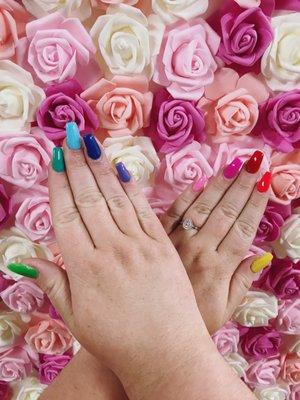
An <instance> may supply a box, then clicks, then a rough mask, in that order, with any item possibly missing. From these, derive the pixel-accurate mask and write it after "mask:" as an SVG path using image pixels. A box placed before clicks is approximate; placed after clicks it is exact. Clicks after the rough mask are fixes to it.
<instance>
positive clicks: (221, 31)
mask: <svg viewBox="0 0 300 400" xmlns="http://www.w3.org/2000/svg"><path fill="white" fill-rule="evenodd" d="M209 3H211V4H209ZM0 32H1V41H0V228H1V231H0V270H1V275H0V299H1V302H0V399H1V400H8V399H17V400H29V399H37V398H38V396H39V394H40V393H41V392H42V391H43V389H44V388H45V387H46V386H45V385H47V384H49V383H51V382H52V380H53V379H54V378H55V377H56V376H57V375H58V373H59V372H60V371H61V370H62V369H63V368H64V367H65V366H66V365H67V364H68V362H69V361H70V359H71V358H72V355H73V353H74V339H73V337H72V335H71V334H70V332H69V331H68V329H67V328H66V326H65V325H64V323H63V321H62V320H61V318H60V316H59V315H58V313H57V312H56V310H55V309H54V308H53V306H52V305H51V304H50V302H49V300H48V298H47V297H46V296H45V295H44V294H43V292H42V291H41V290H40V289H39V288H38V287H37V286H36V284H35V283H34V282H29V281H28V280H26V279H24V278H20V277H19V276H17V275H13V274H12V273H10V272H9V271H8V270H7V268H6V265H7V264H8V263H10V262H13V261H19V260H21V259H22V258H24V257H44V258H48V259H54V260H55V261H56V262H57V264H58V265H60V266H61V267H63V260H62V258H61V255H60V252H59V249H58V248H57V246H56V244H55V238H54V234H53V228H52V221H51V213H50V208H49V198H48V188H47V166H48V164H49V162H50V159H51V152H52V149H53V147H54V145H59V144H61V142H62V140H63V139H64V136H65V131H64V128H65V124H66V123H67V122H69V121H76V122H77V124H78V125H79V128H80V131H81V132H82V133H85V132H88V131H94V132H96V134H97V136H98V138H99V139H100V140H101V141H102V143H103V146H104V147H105V149H106V152H107V155H108V157H109V158H110V159H111V160H112V161H123V162H124V163H125V165H126V166H127V168H128V169H129V170H130V171H131V172H132V173H133V175H134V176H135V178H136V179H137V181H138V182H139V183H140V185H141V187H142V188H143V190H144V191H145V193H146V194H147V196H148V198H149V201H150V202H151V205H152V207H153V208H154V209H155V211H156V212H157V213H158V214H161V213H163V212H165V211H166V210H167V209H168V207H169V206H170V204H171V203H172V202H173V201H174V200H175V198H176V197H177V196H178V195H179V194H180V193H181V192H182V191H183V190H184V189H185V188H186V186H187V185H188V184H190V183H192V182H193V181H194V180H196V179H197V178H200V177H201V176H205V177H206V178H207V179H209V178H210V177H212V176H214V175H216V174H217V173H218V171H219V170H220V168H223V167H224V166H225V165H226V164H227V163H229V162H231V161H232V160H233V159H234V158H235V157H237V156H238V157H240V158H242V159H243V160H245V159H246V158H247V157H248V156H249V155H250V154H251V153H252V152H253V151H254V150H255V149H261V150H262V151H263V152H264V154H265V160H264V164H263V172H264V171H266V170H267V169H270V171H271V172H272V174H273V175H272V176H273V177H272V196H271V199H270V202H269V204H268V207H267V209H266V212H265V214H264V217H263V219H262V221H261V224H260V227H259V230H258V232H257V236H256V239H255V242H254V243H253V247H252V249H251V250H252V253H261V252H263V251H265V250H269V251H272V252H273V254H274V255H275V257H274V260H273V262H272V265H270V266H269V267H268V268H267V269H266V270H265V271H264V272H263V273H262V275H261V276H260V277H259V279H258V281H256V282H255V284H254V285H253V288H252V289H251V291H250V292H249V293H248V295H247V296H246V297H245V299H244V301H243V303H242V304H241V305H240V306H239V307H238V308H237V309H236V311H235V313H234V315H233V318H232V321H230V322H228V323H227V324H226V325H225V326H224V327H223V328H222V329H220V330H219V331H218V332H216V333H215V334H214V335H213V339H214V341H215V343H216V345H217V347H218V349H219V351H220V352H221V354H222V355H223V356H224V357H225V358H226V360H227V361H228V363H229V364H230V365H231V366H232V368H234V370H235V371H236V373H237V374H238V375H239V376H240V377H241V379H243V380H244V381H245V382H246V384H247V385H249V387H250V388H251V389H252V390H253V391H254V392H255V394H256V395H257V397H258V398H259V399H262V400H299V399H300V50H299V49H300V3H299V0H235V1H234V0H227V1H223V2H219V4H218V2H216V1H212V0H211V1H210V2H209V1H208V0H178V1H176V2H173V1H169V0H152V1H151V0H147V1H146V0H140V1H138V0H124V1H121V0H51V1H47V0H46V1H45V0H22V1H21V0H19V1H17V0H0ZM41 338H42V339H43V340H41ZM53 338H55V340H53ZM75 344H76V343H75Z"/></svg>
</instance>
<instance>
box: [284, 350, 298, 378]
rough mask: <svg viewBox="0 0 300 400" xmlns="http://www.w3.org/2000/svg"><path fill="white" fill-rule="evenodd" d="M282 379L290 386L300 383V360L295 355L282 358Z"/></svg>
mask: <svg viewBox="0 0 300 400" xmlns="http://www.w3.org/2000/svg"><path fill="white" fill-rule="evenodd" d="M281 377H282V379H283V380H284V381H286V382H288V383H289V384H293V385H295V384H297V383H299V382H300V359H299V357H297V356H295V354H286V355H283V356H282V358H281Z"/></svg>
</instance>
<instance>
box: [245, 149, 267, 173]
mask: <svg viewBox="0 0 300 400" xmlns="http://www.w3.org/2000/svg"><path fill="white" fill-rule="evenodd" d="M263 158H264V153H263V152H262V151H260V150H256V151H255V152H254V153H253V154H252V156H251V157H250V159H249V160H248V161H247V164H246V168H245V169H246V171H247V172H249V173H250V174H256V172H257V171H258V170H259V168H260V166H261V163H262V160H263Z"/></svg>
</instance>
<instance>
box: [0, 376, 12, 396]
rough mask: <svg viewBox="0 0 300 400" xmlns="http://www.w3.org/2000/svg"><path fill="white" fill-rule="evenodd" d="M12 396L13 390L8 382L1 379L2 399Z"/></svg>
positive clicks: (0, 390)
mask: <svg viewBox="0 0 300 400" xmlns="http://www.w3.org/2000/svg"><path fill="white" fill-rule="evenodd" d="M10 398H11V390H10V387H9V385H8V383H7V382H1V381H0V399H1V400H10Z"/></svg>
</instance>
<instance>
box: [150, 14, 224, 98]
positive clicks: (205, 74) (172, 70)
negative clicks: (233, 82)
mask: <svg viewBox="0 0 300 400" xmlns="http://www.w3.org/2000/svg"><path fill="white" fill-rule="evenodd" d="M172 28H173V29H171V30H170V31H169V32H168V31H167V32H166V34H165V37H164V40H163V43H162V46H161V50H160V53H159V55H158V57H157V60H156V66H155V72H154V76H153V80H154V82H157V83H158V84H159V85H162V86H166V88H167V90H168V91H169V92H170V93H171V95H172V96H173V97H174V98H177V99H185V100H199V99H200V97H202V96H203V93H204V87H205V86H206V85H209V84H210V83H212V82H213V80H214V72H215V71H216V69H217V63H216V61H215V59H214V58H215V56H216V53H217V51H218V48H219V45H220V38H219V36H218V35H217V34H216V33H215V32H214V31H213V30H212V29H211V27H210V26H209V25H208V24H207V23H206V22H205V21H204V20H203V19H202V18H197V19H193V20H191V21H190V22H180V23H178V24H177V25H175V28H174V27H173V26H172Z"/></svg>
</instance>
